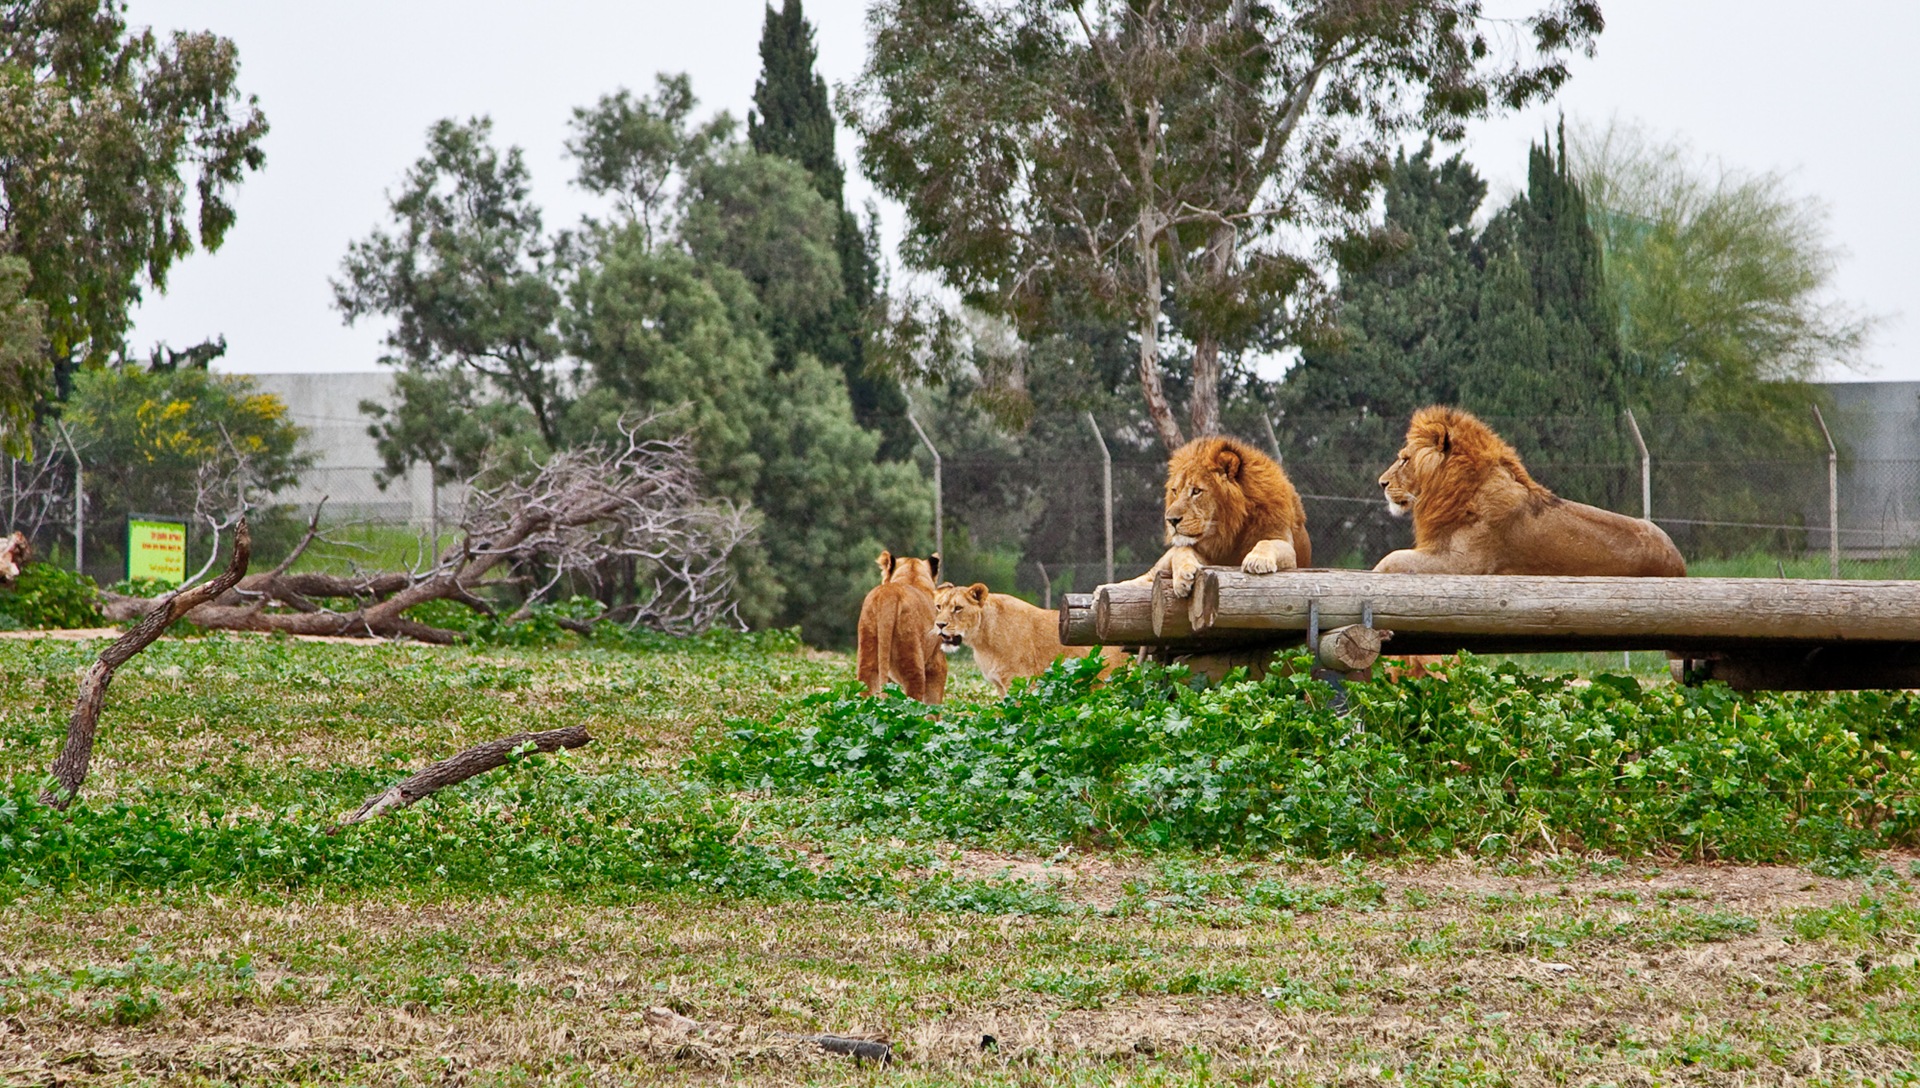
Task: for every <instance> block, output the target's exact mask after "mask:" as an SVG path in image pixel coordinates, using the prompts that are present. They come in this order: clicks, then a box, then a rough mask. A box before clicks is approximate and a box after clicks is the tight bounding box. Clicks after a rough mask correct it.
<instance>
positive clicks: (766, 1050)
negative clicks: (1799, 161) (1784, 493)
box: [0, 637, 1920, 1085]
mask: <svg viewBox="0 0 1920 1088" xmlns="http://www.w3.org/2000/svg"><path fill="white" fill-rule="evenodd" d="M98 645H99V644H98V643H93V644H88V643H74V642H59V641H54V640H44V639H42V640H9V641H4V642H0V775H7V776H13V778H12V786H11V787H10V789H9V791H8V792H7V793H6V794H5V795H4V796H0V865H4V868H0V1081H4V1082H6V1083H20V1084H55V1083H59V1084H66V1083H165V1084H200V1083H212V1082H244V1083H303V1084H304V1083H353V1084H361V1083H378V1084H390V1083H391V1084H397V1083H419V1082H428V1081H432V1082H436V1083H446V1082H456V1083H480V1084H519V1083H543V1084H544V1083H555V1082H559V1083H571V1082H581V1083H587V1082H592V1083H629V1082H656V1081H659V1082H683V1081H684V1082H698V1083H709V1082H713V1083H717V1082H722V1081H727V1082H734V1081H740V1082H747V1083H770V1084H790V1083H822V1084H839V1083H869V1082H872V1081H875V1080H886V1081H888V1082H898V1083H901V1084H913V1085H920V1084H959V1083H966V1084H1019V1085H1037V1084H1054V1083H1073V1084H1099V1085H1119V1084H1143V1085H1147V1084H1152V1085H1159V1084H1189V1083H1233V1084H1241V1083H1245V1084H1260V1083H1286V1084H1296V1083H1297V1084H1325V1083H1341V1084H1382V1085H1385V1084H1393V1085H1399V1084H1474V1085H1479V1084H1528V1085H1531V1084H1543V1085H1544V1084H1570V1083H1571V1084H1601V1083H1615V1084H1629V1083H1636V1084H1646V1083H1714V1084H1718V1083H1747V1082H1751V1083H1768V1084H1773V1083H1784V1082H1789V1081H1790V1082H1792V1083H1810V1084H1853V1083H1890V1082H1906V1081H1911V1080H1915V1079H1920V1059H1917V1058H1916V1054H1917V1053H1920V995H1916V992H1915V987H1916V983H1917V982H1920V973H1916V959H1915V946H1916V940H1920V938H1917V937H1916V934H1920V898H1916V897H1915V895H1914V892H1913V889H1912V887H1911V884H1910V881H1911V880H1912V879H1914V873H1913V872H1912V862H1911V861H1910V860H1909V859H1910V856H1911V855H1910V854H1909V853H1907V852H1906V844H1907V843H1909V842H1911V840H1912V832H1911V828H1912V824H1913V822H1914V820H1915V812H1916V809H1917V808H1920V805H1916V804H1915V800H1914V796H1915V795H1914V791H1913V790H1912V789H1911V788H1910V787H1911V771H1912V768H1911V761H1912V753H1910V752H1907V751H1906V750H1905V749H1906V748H1907V747H1909V746H1911V745H1912V741H1911V736H1912V732H1913V729H1912V726H1913V723H1914V721H1915V718H1916V713H1915V711H1914V708H1913V707H1912V705H1911V703H1910V702H1909V701H1907V700H1904V699H1899V698H1887V697H1859V696H1837V697H1798V696H1796V697H1781V698H1779V699H1769V700H1758V701H1741V700H1736V699H1732V698H1730V697H1727V696H1725V695H1724V694H1721V695H1714V694H1712V693H1708V694H1706V695H1701V696H1698V697H1696V696H1694V695H1682V694H1679V693H1673V692H1671V691H1669V690H1668V689H1665V688H1660V687H1652V688H1648V689H1647V690H1646V691H1645V692H1636V691H1635V690H1633V688H1634V686H1635V685H1634V684H1632V683H1630V682H1627V681H1623V680H1612V679H1606V678H1600V679H1596V680H1595V681H1594V682H1593V683H1591V684H1588V683H1586V682H1585V681H1580V682H1578V683H1575V684H1567V683H1566V682H1564V681H1561V680H1534V679H1530V678H1527V677H1525V676H1515V675H1513V674H1511V673H1510V672H1506V671H1502V670H1503V668H1504V667H1503V666H1499V665H1498V664H1495V665H1492V666H1488V667H1486V668H1485V669H1484V670H1479V671H1476V669H1465V670H1462V676H1461V679H1460V680H1459V681H1457V682H1456V684H1455V687H1454V688H1453V689H1448V688H1447V687H1446V686H1445V685H1441V684H1439V683H1437V682H1423V685H1412V686H1410V687H1409V691H1408V692H1407V693H1405V694H1402V693H1397V692H1394V691H1388V690H1384V689H1380V690H1375V689H1356V690H1355V691H1354V692H1353V693H1352V694H1351V698H1352V700H1353V703H1354V705H1355V706H1356V707H1357V708H1358V709H1357V710H1350V711H1349V712H1348V713H1347V714H1346V715H1342V714H1339V713H1337V712H1336V711H1335V710H1334V709H1331V708H1328V707H1326V706H1323V705H1321V704H1320V702H1316V700H1324V698H1325V692H1324V691H1322V690H1320V689H1317V688H1313V687H1312V686H1311V685H1307V684H1305V683H1304V682H1303V683H1300V684H1295V685H1293V686H1287V685H1286V684H1284V683H1281V682H1277V681H1276V682H1273V683H1270V684H1267V685H1264V686H1260V685H1247V686H1245V687H1243V688H1239V689H1208V690H1200V689H1196V688H1193V687H1190V686H1188V685H1185V684H1183V683H1181V682H1179V680H1178V678H1177V677H1173V678H1168V677H1164V676H1162V677H1147V678H1144V679H1139V680H1134V679H1127V680H1125V681H1123V682H1120V683H1116V684H1114V685H1112V686H1111V687H1109V688H1105V689H1101V690H1100V691H1098V692H1092V693H1089V692H1088V691H1087V690H1086V687H1085V684H1084V683H1082V682H1080V681H1078V680H1075V679H1073V678H1072V677H1070V676H1067V675H1066V672H1067V671H1070V670H1063V672H1062V675H1060V676H1056V677H1053V678H1050V679H1049V681H1048V682H1047V684H1045V685H1041V686H1039V687H1037V688H1036V689H1035V690H1033V691H1031V692H1029V694H1028V695H1027V696H1025V697H1021V696H1016V697H1015V698H1014V699H1012V700H1008V701H1005V702H1001V701H997V700H991V699H989V694H990V693H989V691H988V689H987V688H986V687H985V686H984V685H983V684H982V683H981V682H980V680H979V678H978V676H977V674H975V673H973V672H972V670H971V669H970V668H966V667H964V662H963V667H962V668H961V669H959V670H958V674H957V676H956V680H955V683H954V685H953V689H952V690H953V694H954V701H953V703H952V704H951V705H950V706H949V708H948V709H947V711H946V712H945V713H944V714H942V715H941V716H940V717H939V718H938V719H935V718H933V717H931V716H929V715H925V714H921V713H919V712H918V711H916V710H915V709H914V708H913V707H911V706H908V705H906V704H902V703H899V702H894V701H879V702H872V701H863V700H852V699H848V698H844V697H843V695H842V693H841V692H840V691H838V690H835V689H836V685H840V684H842V683H843V682H844V681H845V680H847V679H848V678H849V677H850V674H851V671H852V670H851V663H850V662H849V661H848V660H847V659H846V658H844V657H840V656H837V655H831V654H822V653H818V652H814V651H810V650H806V649H801V648H797V647H793V646H791V645H790V644H786V643H783V642H781V641H779V640H777V639H761V640H757V641H756V640H727V639H714V640H707V641H705V642H703V643H698V644H684V645H676V644H666V643H661V644H654V645H650V646H647V647H643V648H638V649H635V648H621V649H614V648H570V649H564V650H521V649H500V648H492V647H474V648H454V649H433V648H426V647H418V646H396V645H358V644H343V643H315V642H296V641H288V640H282V639H270V638H250V637H231V638H227V637H212V638H196V639H183V640H167V641H163V642H161V643H159V644H156V645H155V646H154V647H152V648H151V649H150V650H149V651H148V652H147V653H145V654H143V655H142V656H141V657H139V658H137V659H136V660H135V661H134V662H133V663H132V664H130V665H129V666H128V667H127V668H126V669H124V670H123V671H122V673H121V675H120V678H119V679H118V680H116V682H115V686H114V688H113V692H112V695H111V697H110V701H109V707H108V711H107V714H106V716H105V720H104V728H103V734H102V738H101V743H100V747H99V750H98V751H97V753H96V757H95V764H94V771H93V777H92V778H91V779H90V781H89V782H88V785H87V789H86V795H85V800H84V802H83V804H82V805H81V806H78V807H77V809H76V812H75V814H74V816H73V818H72V819H71V820H57V819H54V818H51V817H49V816H48V815H47V814H45V813H44V812H43V811H40V810H36V809H34V808H33V806H32V802H31V794H32V792H33V788H34V786H35V784H36V783H37V776H38V774H39V773H40V772H41V771H42V770H43V769H44V768H45V766H46V765H47V763H48V762H49V761H50V760H51V758H52V756H53V754H54V753H55V751H57V748H58V744H59V741H60V738H61V735H62V733H63V728H64V720H65V714H66V709H67V707H68V706H69V704H70V701H71V698H72V695H73V690H74V684H75V678H76V671H77V670H78V669H80V668H81V667H83V666H84V664H85V663H86V662H87V661H89V660H90V659H91V656H92V654H93V653H94V652H97V649H98ZM822 692H826V693H827V694H819V693H822ZM809 697H810V698H809ZM1051 708H1057V709H1051ZM1602 718H1604V724H1595V723H1596V722H1598V721H1600V720H1601V719H1602ZM1356 721H1358V722H1363V723H1364V725H1365V728H1364V729H1358V730H1356V729H1353V728H1352V727H1351V724H1350V723H1352V722H1356ZM574 723H580V724H585V725H587V726H588V727H589V728H590V729H591V730H592V732H593V734H594V736H595V737H596V743H594V744H593V745H591V746H589V747H588V748H586V749H582V750H580V751H579V752H578V753H577V754H573V755H570V756H568V757H564V758H559V759H544V758H537V757H536V758H533V759H530V760H528V761H526V762H525V763H523V764H522V765H520V766H516V767H513V768H510V769H505V770H502V771H498V772H495V773H494V774H493V775H492V776H491V777H489V778H487V779H484V780H480V781H477V782H473V783H468V784H467V785H466V786H464V787H461V788H459V789H458V790H455V791H449V792H448V793H447V794H444V795H441V796H440V797H436V798H433V799H430V800H428V801H425V802H423V803H422V804H420V805H419V806H417V807H415V808H414V809H411V810H408V811H406V812H403V813H400V814H398V815H395V816H391V817H387V818H384V819H383V820H381V821H379V822H377V823H374V824H370V825H366V826H363V827H359V828H354V829H349V830H347V831H344V832H341V833H338V834H329V833H328V832H327V829H326V825H328V824H329V823H331V821H332V820H333V819H334V818H335V817H337V815H338V814H340V813H342V812H346V811H350V810H351V809H352V808H354V807H355V806H356V805H357V804H358V803H359V801H360V800H362V799H363V798H364V797H365V796H367V795H368V794H369V793H371V792H373V791H375V790H377V789H379V788H381V787H383V786H384V785H386V784H388V783H390V782H392V781H394V780H396V779H397V778H398V777H400V776H401V775H403V774H405V773H406V772H407V771H408V770H409V769H412V768H417V767H419V766H421V765H423V764H424V763H426V762H428V761H430V760H432V759H436V758H439V757H442V756H444V755H447V754H450V753H451V752H453V751H456V750H458V749H459V748H461V747H464V746H466V745H468V744H472V743H475V742H478V741H480V740H484V739H490V738H492V737H495V736H499V735H502V734H506V733H510V732H514V731H518V730H526V729H542V728H555V727H558V726H562V725H567V724H574ZM1343 723H1347V724H1343ZM1801 725H1804V727H1805V728H1804V729H1803V730H1800V726H1801ZM1796 730H1800V732H1796ZM1602 732H1605V733H1610V734H1613V736H1612V737H1611V739H1609V738H1605V737H1599V736H1597V734H1599V733H1602ZM1801 733H1804V736H1803V735H1800V734H1801ZM1516 737H1518V738H1521V739H1520V740H1518V741H1516V740H1515V739H1514V738H1516ZM1688 738H1698V740H1699V744H1698V745H1697V746H1695V747H1693V748H1690V747H1688ZM1749 748H1750V749H1751V751H1740V749H1749ZM1549 749H1551V750H1552V752H1553V754H1552V756H1551V760H1550V761H1549V762H1547V763H1542V764H1539V765H1538V766H1535V765H1533V764H1532V763H1530V762H1529V761H1531V760H1535V759H1537V758H1540V757H1541V753H1544V752H1547V751H1548V750H1549ZM1195 752H1202V753H1205V752H1213V753H1216V754H1215V755H1214V756H1211V757H1195V756H1194V755H1193V753H1195ZM1395 752H1401V753H1409V754H1410V755H1409V756H1408V758H1407V759H1406V761H1405V762H1404V763H1396V762H1395V761H1394V757H1393V753H1395ZM1036 753H1038V754H1036ZM1609 753H1611V754H1609ZM1483 757H1484V759H1483ZM1289 760H1291V761H1292V762H1289ZM1609 761H1610V762H1609ZM1448 763H1451V764H1458V766H1459V768H1460V769H1458V770H1447V771H1445V772H1444V774H1440V773H1439V772H1434V771H1432V770H1431V768H1432V767H1434V766H1440V765H1442V764H1448ZM1602 763H1606V764H1607V766H1606V767H1605V768H1602V769H1603V770H1604V771H1605V773H1604V774H1600V775H1598V776H1597V777H1596V776H1595V775H1594V774H1593V773H1591V772H1592V769H1593V768H1594V767H1596V766H1598V765H1600V764H1602ZM1483 764H1484V765H1483ZM1236 766H1237V767H1240V768H1242V769H1243V770H1245V773H1246V774H1247V775H1252V776H1253V777H1252V779H1251V781H1255V782H1257V783H1258V787H1257V789H1256V790H1253V791H1249V790H1248V788H1247V787H1246V786H1245V785H1244V784H1241V785H1234V782H1235V781H1237V780H1234V779H1232V778H1231V774H1232V773H1238V772H1234V771H1233V767H1236ZM1636 768H1638V770H1636ZM1389 775H1397V776H1398V777H1393V778H1389V777H1388V776H1389ZM1769 776H1771V777H1769ZM1629 780H1631V783H1636V784H1630V783H1629ZM1369 782H1372V783H1375V784H1377V787H1378V788H1375V787H1373V786H1369V785H1368V783H1369ZM1801 782H1804V787H1803V788H1802V787H1798V786H1796V787H1795V788H1800V789H1801V792H1799V793H1797V794H1793V795H1792V796H1788V793H1789V792H1790V790H1789V786H1790V785H1793V784H1795V783H1801ZM1316 783H1318V785H1316ZM1561 783H1564V784H1565V786H1564V789H1563V790H1562V791H1561V792H1560V793H1555V792H1553V791H1554V790H1555V789H1557V788H1560V787H1559V785H1558V784H1561ZM1643 786H1644V787H1645V788H1642V787H1643ZM1249 792H1257V793H1259V794H1260V795H1261V796H1260V797H1259V798H1253V799H1250V798H1249V796H1248V794H1249ZM1269 793H1270V794H1271V797H1269V796H1268V794H1269ZM1360 794H1366V795H1367V797H1366V798H1365V802H1364V804H1360V803H1358V802H1356V803H1355V804H1354V805H1351V806H1349V807H1346V808H1343V807H1340V801H1341V799H1342V798H1352V797H1355V796H1358V795H1360ZM1683 794H1684V795H1693V797H1694V800H1689V801H1686V802H1685V803H1680V802H1678V801H1676V800H1675V799H1676V798H1677V797H1680V796H1681V795H1683ZM1843 794H1844V795H1845V796H1844V797H1842V796H1840V795H1843ZM1836 797H1838V798H1839V799H1838V800H1835V798H1836ZM1622 798H1624V799H1625V800H1624V802H1623V804H1619V805H1616V804H1614V802H1615V801H1619V800H1620V799H1622ZM1695 801H1704V802H1705V803H1704V804H1699V803H1695ZM1774 805H1777V806H1778V807H1769V806H1774ZM1530 821H1531V822H1533V823H1534V824H1536V825H1537V826H1535V827H1529V826H1528V824H1529V822H1530ZM1821 821H1826V823H1825V824H1823V823H1821ZM1829 824H1830V825H1831V826H1828V825H1829ZM1842 825H1845V826H1842ZM1256 826H1257V827H1262V828H1266V829H1267V830H1266V831H1264V832H1262V833H1260V834H1255V833H1254V832H1253V831H1252V830H1250V829H1251V828H1253V827H1256ZM1343 829H1344V830H1343ZM1769 829H1771V830H1769ZM1869 832H1871V833H1872V835H1869ZM1262 835H1264V836H1265V837H1262ZM1874 835H1877V836H1878V837H1877V838H1875V837H1872V836H1874ZM1342 836H1345V837H1342ZM1889 843H1892V844H1894V846H1895V849H1893V850H1887V849H1884V847H1885V846H1886V845H1887V844H1889ZM1849 844H1851V845H1849ZM1601 846H1605V847H1606V849H1604V850H1602V849H1600V847H1601ZM1733 856H1739V857H1745V858H1748V859H1750V860H1751V863H1748V864H1732V863H1729V862H1726V861H1718V860H1715V858H1716V857H1733ZM1795 858H1799V859H1800V860H1799V861H1798V862H1797V863H1796V862H1795V861H1794V859H1795ZM653 1007H666V1008H671V1009H673V1010H675V1011H677V1012H678V1013H680V1014H681V1015H683V1016H687V1017H691V1018H693V1019H694V1020H697V1021H699V1022H700V1023H701V1025H702V1027H701V1029H700V1030H699V1031H697V1032H696V1033H692V1034H686V1035H682V1034H677V1033H676V1032H674V1031H672V1030H670V1029H667V1028H661V1027H656V1026H652V1025H650V1024H649V1023H648V1021H647V1020H646V1018H645V1012H646V1010H648V1009H649V1008H653ZM814 1032H840V1033H849V1032H883V1033H885V1034H886V1035H887V1036H888V1037H889V1038H890V1039H891V1041H892V1043H893V1045H894V1046H895V1048H896V1051H897V1053H898V1055H899V1060H898V1061H897V1062H896V1063H895V1065H894V1066H893V1067H892V1068H891V1069H890V1070H888V1071H885V1072H879V1071H876V1070H873V1069H871V1068H865V1067H860V1066H856V1065H855V1064H854V1063H853V1062H851V1061H850V1060H849V1059H847V1058H844V1057H839V1056H835V1055H830V1054H826V1053H823V1052H822V1051H821V1050H820V1049H819V1048H818V1047H817V1046H815V1045H813V1044H811V1043H809V1042H807V1041H805V1040H803V1039H796V1038H792V1037H790V1036H789V1035H786V1034H782V1033H795V1034H806V1033H814ZM987 1037H991V1038H992V1042H991V1043H990V1044H988V1045H985V1046H983V1040H985V1039H986V1038H987Z"/></svg>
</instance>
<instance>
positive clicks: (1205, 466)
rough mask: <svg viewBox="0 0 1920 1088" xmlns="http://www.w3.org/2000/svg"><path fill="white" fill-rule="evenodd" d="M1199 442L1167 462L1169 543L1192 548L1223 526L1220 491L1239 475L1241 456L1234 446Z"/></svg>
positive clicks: (1166, 506) (1189, 445)
mask: <svg viewBox="0 0 1920 1088" xmlns="http://www.w3.org/2000/svg"><path fill="white" fill-rule="evenodd" d="M1200 447H1201V442H1200V441H1195V442H1192V443H1189V444H1188V448H1187V449H1183V450H1181V451H1180V452H1179V453H1176V454H1175V455H1174V459H1173V461H1172V462H1171V463H1170V464H1168V465H1167V501H1166V505H1165V506H1164V507H1163V510H1164V512H1165V514H1166V519H1167V543H1168V544H1169V545H1171V546H1173V547H1176V548H1191V547H1193V546H1194V545H1195V544H1198V543H1200V542H1201V541H1202V540H1205V539H1207V538H1208V537H1210V536H1212V535H1213V533H1214V530H1215V529H1216V528H1218V527H1219V525H1220V510H1221V491H1222V489H1223V488H1225V487H1226V485H1227V482H1228V481H1230V480H1234V479H1237V478H1238V477H1239V473H1240V468H1241V460H1240V455H1239V454H1237V453H1235V452H1234V451H1233V450H1231V449H1225V448H1218V449H1203V448H1200Z"/></svg>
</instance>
